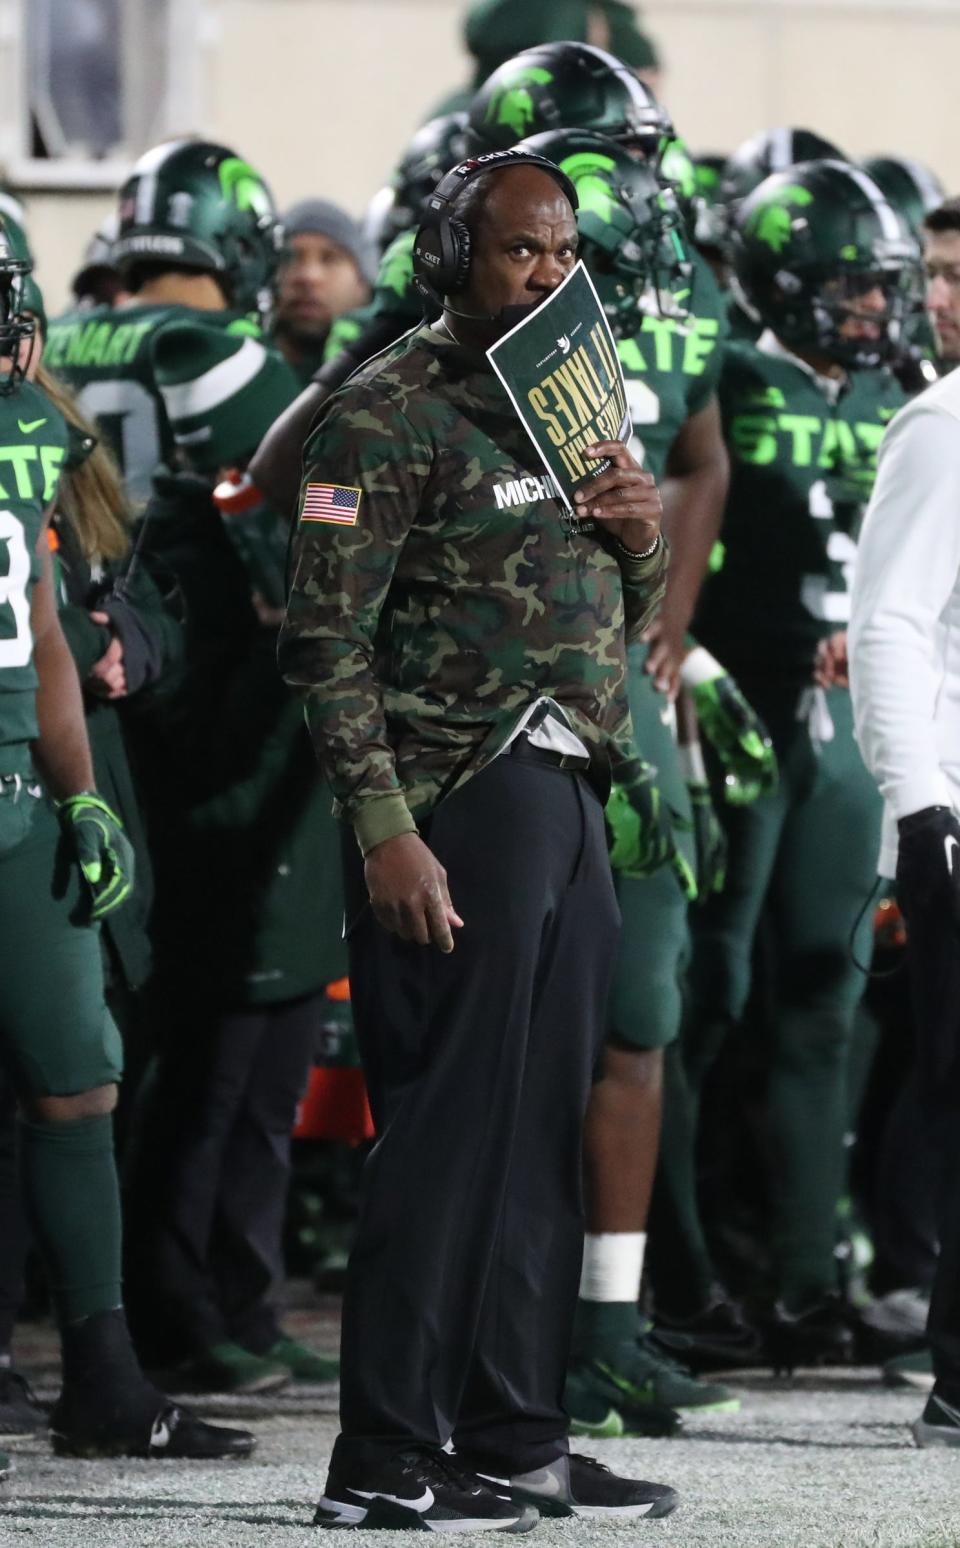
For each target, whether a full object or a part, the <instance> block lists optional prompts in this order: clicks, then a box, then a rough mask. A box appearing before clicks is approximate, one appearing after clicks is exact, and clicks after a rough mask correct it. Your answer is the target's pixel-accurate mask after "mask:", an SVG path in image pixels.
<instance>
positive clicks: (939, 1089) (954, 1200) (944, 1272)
mask: <svg viewBox="0 0 960 1548" xmlns="http://www.w3.org/2000/svg"><path fill="white" fill-rule="evenodd" d="M897 897H898V900H899V902H900V906H901V908H902V909H903V912H904V915H905V917H906V921H907V930H908V946H907V961H908V964H909V968H910V981H911V989H912V992H913V998H914V1007H915V1011H916V1024H917V1057H918V1069H919V1077H920V1103H921V1112H922V1114H923V1116H924V1119H925V1122H926V1125H927V1135H928V1139H929V1144H930V1148H931V1150H932V1152H933V1154H934V1156H935V1157H936V1174H937V1175H936V1184H937V1186H936V1213H937V1223H938V1227H939V1234H940V1256H939V1258H938V1259H937V1266H936V1272H935V1274H934V1279H933V1292H932V1296H931V1300H930V1316H929V1319H928V1321H927V1332H928V1335H929V1338H930V1345H931V1349H932V1353H933V1369H934V1373H935V1375H936V1390H937V1392H938V1393H940V1394H941V1396H942V1397H944V1398H945V1399H946V1400H947V1401H948V1402H950V1403H952V1404H954V1405H955V1406H957V1405H960V931H958V929H957V926H956V924H955V923H954V922H953V919H952V918H951V917H950V915H949V913H948V912H947V910H946V909H945V908H944V906H943V904H942V902H940V901H939V900H937V899H931V898H930V897H929V896H928V895H925V893H924V892H923V889H922V883H921V885H916V884H914V885H908V884H907V882H906V880H905V879H904V878H901V877H898V880H897Z"/></svg>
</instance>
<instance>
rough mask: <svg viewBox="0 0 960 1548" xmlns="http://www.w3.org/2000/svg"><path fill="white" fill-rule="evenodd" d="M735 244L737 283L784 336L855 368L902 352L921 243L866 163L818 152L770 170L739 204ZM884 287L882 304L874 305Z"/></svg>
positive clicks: (791, 343) (786, 340) (788, 341)
mask: <svg viewBox="0 0 960 1548" xmlns="http://www.w3.org/2000/svg"><path fill="white" fill-rule="evenodd" d="M731 250H732V259H733V266H734V276H735V288H736V287H739V289H740V291H741V292H742V294H743V296H744V297H745V299H746V301H747V303H748V305H749V307H751V308H752V309H753V311H754V312H755V313H756V314H757V316H758V317H759V319H760V321H761V322H762V323H764V324H765V325H766V326H767V327H769V328H772V329H773V331H774V333H775V334H776V335H777V337H778V338H779V339H781V340H782V341H783V343H785V344H787V345H788V346H791V347H793V348H795V349H807V350H811V351H816V352H817V353H819V354H822V355H824V356H825V357H826V358H827V359H828V360H833V361H836V362H838V363H839V364H842V365H847V366H855V367H869V366H877V365H880V364H881V363H882V362H884V361H885V360H889V359H890V358H891V357H892V356H893V355H894V354H895V352H896V350H897V349H898V347H899V345H900V341H901V338H902V334H903V325H904V320H905V318H906V317H907V316H908V315H909V313H910V310H911V308H912V305H913V302H914V298H915V295H916V291H917V286H918V284H919V275H920V270H919V257H920V255H919V249H918V247H917V244H916V241H915V240H914V238H913V236H912V234H911V232H910V230H909V228H908V227H907V225H906V223H905V221H904V220H903V219H902V217H901V216H899V215H898V214H897V212H896V211H895V210H894V209H893V208H892V207H891V205H889V204H888V203H887V201H886V199H885V198H884V197H883V194H882V193H881V191H880V189H879V187H878V186H877V184H876V183H875V182H874V181H873V179H872V178H869V177H868V176H867V174H866V173H865V172H862V171H861V170H860V168H859V167H854V166H851V165H849V164H848V163H846V162H843V161H810V162H806V163H802V164H801V165H799V166H795V167H790V168H789V170H787V171H785V172H776V173H774V175H773V176H772V177H768V178H765V179H764V181H763V182H762V183H761V184H760V186H759V187H758V188H755V189H754V191H753V193H752V194H750V196H749V198H747V199H745V200H744V201H743V202H742V204H741V205H740V207H739V209H738V211H737V214H736V218H735V223H734V229H733V233H732V238H731ZM877 292H880V293H881V294H882V296H883V308H882V310H879V309H876V308H874V307H873V306H872V305H871V306H867V305H866V298H867V297H868V296H871V295H874V294H875V293H877Z"/></svg>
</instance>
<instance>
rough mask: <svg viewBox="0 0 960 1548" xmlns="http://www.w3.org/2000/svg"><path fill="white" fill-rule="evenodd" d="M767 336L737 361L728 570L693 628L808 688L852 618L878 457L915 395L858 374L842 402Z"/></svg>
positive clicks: (734, 658)
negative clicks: (818, 660)
mask: <svg viewBox="0 0 960 1548" xmlns="http://www.w3.org/2000/svg"><path fill="white" fill-rule="evenodd" d="M767 338H769V335H765V336H764V342H763V343H762V344H761V345H752V344H730V345H728V347H727V349H726V351H725V362H724V368H723V374H722V376H721V379H720V407H721V412H722V415H723V421H724V433H725V438H726V442H727V447H728V449H729V452H730V463H731V481H730V490H729V494H728V496H727V505H726V509H725V512H724V520H723V528H722V532H721V537H722V540H723V545H724V562H723V567H722V568H721V569H720V570H719V571H718V572H717V573H715V574H713V575H711V576H710V577H709V578H708V579H707V581H706V583H705V585H704V589H703V592H702V594H701V598H700V603H699V606H698V609H697V614H696V618H695V620H694V625H693V628H694V633H695V634H696V636H697V638H698V639H699V640H702V641H703V643H704V644H705V645H706V646H708V647H709V649H710V650H712V651H713V652H714V654H715V655H716V656H718V657H719V659H720V660H721V661H722V662H723V663H724V665H725V666H727V667H729V668H730V670H731V671H732V672H734V674H737V673H744V674H745V675H748V676H749V675H751V674H753V675H755V674H756V673H757V672H758V671H759V672H761V673H764V674H766V673H774V674H777V675H780V674H783V673H787V674H788V675H790V676H791V677H792V678H794V679H795V680H796V681H797V682H806V681H809V680H810V671H811V667H812V664H813V660H814V656H815V654H816V648H817V644H818V642H819V640H820V639H821V638H823V637H824V636H825V635H828V634H831V633H833V632H834V631H835V630H837V629H841V628H843V626H844V624H845V623H846V621H847V619H848V617H849V612H850V596H849V588H850V580H851V576H852V570H853V561H854V557H855V553H856V539H857V536H858V532H859V527H860V522H861V519H862V516H863V511H864V508H865V506H866V503H867V501H868V500H869V498H870V491H871V489H872V487H873V480H874V477H875V474H876V464H877V450H878V448H879V445H880V441H881V439H882V437H883V432H884V430H885V429H886V426H887V424H888V423H889V421H890V420H891V419H892V417H893V415H894V414H895V413H896V412H897V410H898V409H899V408H900V407H901V406H902V405H903V404H904V403H905V402H906V397H905V395H904V392H903V390H902V388H901V387H900V386H899V385H898V383H897V382H896V380H895V379H894V377H893V376H892V375H891V374H890V373H889V372H887V371H854V372H852V373H851V375H850V377H849V378H848V380H847V383H846V385H845V386H844V387H843V390H842V391H841V392H840V393H839V396H835V395H833V394H831V393H830V391H829V390H828V389H827V387H826V386H825V385H824V384H823V382H822V380H821V379H819V378H817V377H815V376H814V375H813V374H812V373H811V372H810V371H809V370H807V369H806V368H805V367H804V366H803V365H801V363H800V362H799V361H798V360H797V359H796V357H795V356H791V355H787V354H786V353H785V352H781V351H780V350H779V346H777V345H775V344H771V347H770V350H769V351H768V349H767V348H766V339H767ZM774 350H776V353H774V352H772V351H774ZM831 397H834V401H831Z"/></svg>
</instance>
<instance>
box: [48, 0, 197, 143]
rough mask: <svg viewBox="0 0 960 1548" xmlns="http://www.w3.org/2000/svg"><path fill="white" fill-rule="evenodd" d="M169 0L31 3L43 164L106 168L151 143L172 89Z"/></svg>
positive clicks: (72, 0) (52, 1)
mask: <svg viewBox="0 0 960 1548" xmlns="http://www.w3.org/2000/svg"><path fill="white" fill-rule="evenodd" d="M168 9H169V0H30V3H29V5H28V6H27V8H26V46H27V59H28V78H29V82H30V92H29V118H30V125H29V134H30V144H29V148H28V150H27V154H28V155H29V156H30V157H31V159H35V160H37V161H56V160H76V161H89V160H93V161H99V160H104V159H107V158H110V157H113V156H122V155H124V154H125V153H127V152H128V151H129V148H130V147H132V146H137V145H140V144H143V143H144V142H148V141H149V139H150V133H151V129H152V126H153V124H154V123H155V122H156V121H157V120H158V119H159V117H160V114H161V108H162V105H163V100H164V94H165V86H166V80H165V77H166V69H165V65H166V56H167V48H166V38H167V29H168V14H167V13H168Z"/></svg>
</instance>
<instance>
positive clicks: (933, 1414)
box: [910, 1392, 960, 1447]
mask: <svg viewBox="0 0 960 1548" xmlns="http://www.w3.org/2000/svg"><path fill="white" fill-rule="evenodd" d="M910 1428H911V1430H912V1431H913V1438H914V1440H915V1442H916V1444H917V1445H918V1446H921V1447H926V1446H960V1408H954V1406H953V1404H952V1403H948V1402H947V1401H946V1399H945V1398H942V1397H938V1396H937V1394H936V1393H935V1392H931V1394H930V1396H929V1397H928V1398H927V1402H926V1406H925V1408H924V1410H923V1413H922V1414H921V1415H920V1418H919V1419H915V1420H914V1421H913V1424H912V1425H911V1426H910Z"/></svg>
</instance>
